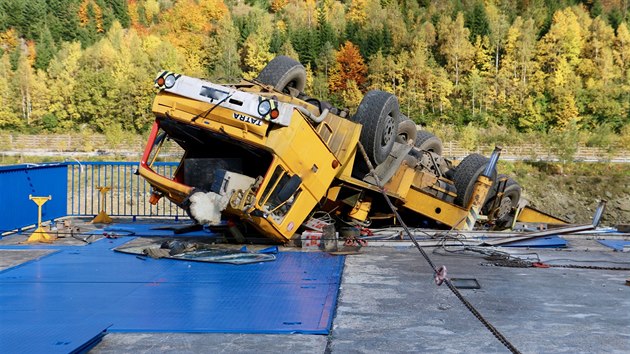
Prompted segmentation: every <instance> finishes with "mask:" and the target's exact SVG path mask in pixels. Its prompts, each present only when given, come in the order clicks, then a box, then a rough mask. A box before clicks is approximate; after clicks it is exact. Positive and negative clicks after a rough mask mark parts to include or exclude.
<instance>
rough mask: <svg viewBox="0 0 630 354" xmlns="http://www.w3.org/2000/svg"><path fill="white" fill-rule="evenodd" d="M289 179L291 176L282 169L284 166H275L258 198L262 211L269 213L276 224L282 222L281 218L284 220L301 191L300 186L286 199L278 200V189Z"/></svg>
mask: <svg viewBox="0 0 630 354" xmlns="http://www.w3.org/2000/svg"><path fill="white" fill-rule="evenodd" d="M290 179H291V176H290V175H289V174H288V173H287V172H286V171H285V170H284V168H282V166H280V165H278V166H276V168H275V169H274V171H273V174H272V175H271V178H270V179H269V182H268V183H267V186H266V187H265V191H264V192H263V194H262V197H261V199H260V200H261V205H260V206H261V207H262V209H263V211H264V212H266V213H269V214H270V216H271V219H272V220H273V221H275V222H276V223H277V224H280V223H282V220H284V217H285V216H286V214H287V213H288V212H289V210H290V209H291V206H293V204H294V203H295V200H296V199H297V198H298V197H299V195H300V193H301V191H302V189H301V188H297V189H296V190H295V192H294V193H293V195H292V196H291V197H289V198H288V199H287V200H280V198H279V195H280V191H281V190H282V188H283V187H284V186H285V185H286V184H287V183H288V182H289V180H290Z"/></svg>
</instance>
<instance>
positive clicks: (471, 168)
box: [453, 154, 497, 208]
mask: <svg viewBox="0 0 630 354" xmlns="http://www.w3.org/2000/svg"><path fill="white" fill-rule="evenodd" d="M489 161H490V160H489V159H488V158H486V157H485V156H483V155H479V154H470V155H468V156H466V157H465V158H464V159H463V160H462V162H461V163H460V164H459V165H458V166H457V167H456V168H455V173H454V174H453V181H454V182H455V188H456V189H457V197H455V204H457V205H459V206H462V207H464V208H465V207H466V206H468V203H469V202H470V198H471V197H472V194H473V190H474V189H475V182H476V181H477V178H478V177H479V175H481V174H482V173H483V170H484V169H485V168H486V165H487V164H488V162H489ZM490 180H491V181H492V185H493V186H494V183H495V182H496V180H497V171H496V169H495V170H493V171H492V176H490ZM490 188H491V189H492V187H490ZM490 194H491V193H490V192H488V195H487V196H486V200H485V201H484V204H485V202H486V201H487V200H488V198H489V197H490Z"/></svg>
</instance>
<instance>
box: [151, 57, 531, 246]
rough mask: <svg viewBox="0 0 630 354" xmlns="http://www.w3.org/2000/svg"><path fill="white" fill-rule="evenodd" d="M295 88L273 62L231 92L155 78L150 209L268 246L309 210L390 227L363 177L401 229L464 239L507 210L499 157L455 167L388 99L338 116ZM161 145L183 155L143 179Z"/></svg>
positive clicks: (295, 67)
mask: <svg viewBox="0 0 630 354" xmlns="http://www.w3.org/2000/svg"><path fill="white" fill-rule="evenodd" d="M305 81H306V76H305V71H304V67H303V66H302V65H301V64H300V63H298V62H297V61H295V60H293V59H290V58H288V57H284V56H280V57H276V58H275V59H273V60H272V61H271V62H270V63H269V64H268V65H267V66H266V67H265V68H264V69H263V71H261V73H260V74H259V76H258V78H257V79H256V80H252V81H248V80H242V81H241V82H239V83H238V84H233V85H218V84H215V83H212V82H209V81H206V80H202V79H198V78H193V77H188V76H184V75H180V74H176V73H171V72H166V71H165V72H162V73H160V74H159V75H158V76H157V78H156V80H155V85H156V87H157V88H158V89H159V91H158V93H157V95H156V97H155V100H154V102H153V107H152V111H153V113H154V114H155V117H156V120H155V123H154V125H153V128H152V130H151V133H150V136H149V139H148V142H147V147H146V149H145V152H144V154H143V157H142V160H141V162H140V168H139V173H140V174H141V175H142V176H143V177H144V178H145V179H146V180H147V181H148V182H149V183H150V184H151V185H152V187H153V193H152V196H151V201H152V202H153V203H155V202H157V200H158V199H159V198H161V197H163V196H165V197H167V198H168V199H170V200H171V201H172V202H174V203H175V204H177V205H179V206H180V207H182V208H184V209H185V210H186V211H187V212H188V213H189V215H190V216H191V217H192V218H193V219H195V220H196V221H198V222H199V223H204V224H217V223H219V222H220V221H221V220H222V219H226V218H227V219H231V220H232V221H234V222H241V223H246V224H249V225H252V226H254V227H255V228H256V229H257V230H258V231H259V232H260V233H262V234H263V235H264V236H266V237H268V238H271V239H273V240H276V241H279V242H285V241H287V240H288V239H290V238H291V237H292V236H293V234H294V233H295V232H296V231H297V230H298V228H299V227H300V226H301V225H302V224H303V223H305V222H306V221H307V220H308V219H309V217H310V216H311V215H312V214H313V213H314V212H317V211H323V212H326V213H328V214H330V215H331V216H333V217H336V218H340V219H342V220H343V221H345V222H347V223H350V224H356V225H363V226H366V225H368V224H369V223H370V221H371V220H372V219H376V218H387V217H391V215H392V214H391V211H390V210H388V208H387V205H386V203H385V202H384V201H383V197H382V194H381V189H380V187H379V186H378V185H377V183H376V178H375V177H374V175H376V176H378V179H379V180H380V181H381V183H382V184H383V186H382V187H384V189H385V191H386V193H387V194H388V195H389V196H390V197H391V199H392V200H393V201H394V203H395V205H396V206H397V207H399V209H400V211H403V212H404V213H405V214H412V215H413V216H414V218H413V220H412V222H411V223H412V224H414V223H415V224H421V223H425V224H426V223H429V224H431V225H433V226H436V225H437V226H443V227H448V228H451V227H452V228H457V229H470V228H472V227H473V225H474V223H475V221H476V220H477V218H478V214H479V213H482V212H485V213H486V214H488V215H490V216H491V219H492V215H493V214H494V219H495V220H499V219H501V218H504V217H505V216H506V215H508V214H509V213H510V212H511V211H512V209H513V207H514V206H515V205H516V203H517V202H518V199H519V197H520V187H518V188H515V187H512V186H514V183H511V184H510V185H509V186H506V184H507V183H505V178H504V181H503V187H502V188H501V190H498V189H497V185H500V184H501V183H498V184H494V182H495V181H496V180H497V174H496V171H495V165H496V160H497V159H498V153H496V154H493V156H492V159H490V160H489V159H487V158H485V157H483V156H481V155H477V154H473V155H471V156H468V157H467V158H465V159H464V160H463V161H462V162H461V163H460V164H459V165H458V166H457V167H454V166H453V165H452V164H451V162H450V161H447V160H446V159H444V158H442V157H441V156H440V154H439V151H436V150H439V149H441V147H440V146H439V145H436V144H435V140H436V138H435V137H434V136H432V135H430V134H429V136H427V135H426V134H427V133H426V132H417V131H416V127H415V124H413V122H412V121H411V120H409V119H408V118H406V117H404V116H402V115H401V114H400V112H399V107H398V101H397V99H396V97H395V96H394V95H392V94H389V93H386V92H382V91H370V92H368V93H367V94H366V95H365V97H364V99H363V101H362V102H361V104H360V106H359V108H358V109H357V112H356V113H354V114H353V115H352V116H349V115H348V112H347V111H345V110H341V109H338V108H335V107H332V106H331V105H330V104H328V103H326V102H322V101H320V100H318V99H315V98H312V97H309V96H307V95H306V94H304V93H303V90H304V85H305ZM169 144H170V145H173V146H174V148H175V149H178V150H179V151H180V152H181V154H182V156H181V157H182V158H181V160H180V164H179V166H178V168H177V170H176V172H175V173H174V175H173V176H165V175H161V174H160V173H158V172H156V169H154V168H153V165H154V162H155V161H158V160H160V159H162V157H161V156H162V155H165V154H167V155H168V154H169V153H172V152H173V149H174V148H173V147H170V148H168V147H167V146H168V145H169ZM360 145H361V146H362V147H364V150H365V151H366V153H367V157H368V159H369V162H370V164H372V165H374V166H375V169H374V173H373V174H372V173H370V170H369V168H368V165H369V164H368V163H367V161H366V160H365V159H364V158H363V154H362V153H361V152H360V148H359V146H360ZM493 185H494V187H493ZM516 186H518V185H517V184H516ZM508 187H509V188H508ZM498 212H500V213H501V215H497V213H498Z"/></svg>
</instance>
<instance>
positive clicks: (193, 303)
mask: <svg viewBox="0 0 630 354" xmlns="http://www.w3.org/2000/svg"><path fill="white" fill-rule="evenodd" d="M129 239H130V238H128V237H125V238H121V239H115V240H108V239H102V240H99V241H97V242H95V243H93V244H91V245H88V246H83V247H64V248H63V249H62V250H60V251H59V252H57V253H54V254H52V255H49V256H47V257H43V258H40V259H37V260H34V261H31V262H28V263H25V264H23V265H21V266H18V267H14V268H10V269H8V270H5V271H2V272H0V289H2V291H1V292H0V314H2V327H3V330H2V331H0V352H2V353H7V352H12V351H11V350H9V351H7V350H5V349H7V348H8V349H11V348H14V346H10V343H13V342H16V341H17V342H24V341H37V340H38V338H39V336H38V334H39V333H40V332H43V331H45V330H46V329H48V328H50V327H51V326H55V325H56V324H62V323H79V324H81V323H83V322H77V321H78V319H86V321H87V319H89V323H88V324H87V325H85V326H83V327H82V328H86V331H92V332H94V331H93V330H92V327H90V325H92V324H93V325H94V326H93V327H94V328H96V329H99V330H101V331H102V330H103V329H104V328H105V327H107V326H108V325H109V324H111V327H109V328H108V331H110V332H112V331H113V332H222V333H308V334H327V333H328V332H329V330H330V326H331V324H332V318H333V312H334V309H335V304H336V301H337V294H338V290H339V283H340V281H341V272H342V269H343V261H344V258H343V257H335V256H330V255H328V254H325V253H303V252H282V253H279V254H278V255H277V259H276V261H273V262H264V263H257V264H248V265H238V266H236V265H229V264H213V263H199V262H188V261H178V260H168V259H159V260H154V259H151V258H142V257H140V258H138V257H136V256H133V255H129V254H123V253H118V252H114V251H112V250H111V249H112V248H114V247H117V246H120V245H121V244H123V243H125V242H127V241H128V240H129ZM70 332H74V331H69V333H70ZM78 332H80V331H78ZM64 334H67V333H66V332H65V331H64ZM59 338H60V339H59V341H69V340H68V339H65V337H64V338H61V337H59ZM73 340H76V339H73ZM32 352H47V351H38V350H34V351H32Z"/></svg>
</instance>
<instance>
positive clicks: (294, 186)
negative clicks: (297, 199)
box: [276, 175, 302, 203]
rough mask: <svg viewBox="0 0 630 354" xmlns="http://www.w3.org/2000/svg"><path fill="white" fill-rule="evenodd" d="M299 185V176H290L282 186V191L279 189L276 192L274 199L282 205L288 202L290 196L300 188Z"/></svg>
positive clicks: (300, 182) (300, 179)
mask: <svg viewBox="0 0 630 354" xmlns="http://www.w3.org/2000/svg"><path fill="white" fill-rule="evenodd" d="M301 184H302V178H300V176H298V175H293V176H291V178H289V181H288V182H287V183H286V184H285V185H284V186H282V189H280V191H279V192H278V195H277V197H276V198H277V199H278V202H280V203H284V202H286V201H287V200H289V198H291V196H292V195H293V194H295V192H296V191H297V190H298V188H300V185H301Z"/></svg>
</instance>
